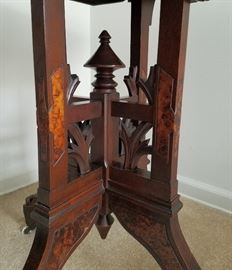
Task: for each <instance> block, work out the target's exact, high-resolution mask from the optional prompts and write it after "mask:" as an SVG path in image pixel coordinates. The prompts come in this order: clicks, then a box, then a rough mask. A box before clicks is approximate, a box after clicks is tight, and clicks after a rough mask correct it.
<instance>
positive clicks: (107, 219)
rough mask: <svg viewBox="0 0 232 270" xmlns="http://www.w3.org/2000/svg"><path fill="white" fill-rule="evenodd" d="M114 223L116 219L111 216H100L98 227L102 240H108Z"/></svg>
mask: <svg viewBox="0 0 232 270" xmlns="http://www.w3.org/2000/svg"><path fill="white" fill-rule="evenodd" d="M113 222H114V218H113V217H112V215H111V214H107V215H99V217H98V221H97V223H96V227H97V229H98V232H99V234H100V236H101V238H102V239H106V237H107V235H108V232H109V230H110V228H111V226H112V224H113Z"/></svg>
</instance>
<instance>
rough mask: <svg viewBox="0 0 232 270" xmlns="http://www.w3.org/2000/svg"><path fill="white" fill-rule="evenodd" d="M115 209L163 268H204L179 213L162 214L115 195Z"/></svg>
mask: <svg viewBox="0 0 232 270" xmlns="http://www.w3.org/2000/svg"><path fill="white" fill-rule="evenodd" d="M110 207H111V210H112V211H113V212H114V214H115V215H116V217H117V218H118V220H119V222H120V223H121V224H122V226H123V227H124V228H125V229H126V230H127V231H128V232H129V233H130V234H131V235H132V236H133V237H134V238H135V239H137V240H138V241H139V242H140V243H141V244H142V245H143V246H144V247H145V248H146V249H147V250H148V251H149V252H150V253H151V255H152V256H153V257H154V258H155V259H156V261H157V262H158V263H159V265H160V267H161V269H163V270H200V269H201V268H200V266H199V265H198V263H197V262H196V260H195V258H194V257H193V255H192V253H191V251H190V249H189V247H188V245H187V243H186V241H185V239H184V237H183V234H182V232H181V229H180V226H179V222H178V216H177V214H170V215H168V214H166V215H164V214H161V212H158V211H157V212H155V211H154V210H152V211H151V210H147V209H145V208H143V207H142V206H138V205H136V204H135V203H132V202H129V201H127V200H122V199H121V198H120V200H119V199H118V198H117V197H114V196H112V198H111V203H110Z"/></svg>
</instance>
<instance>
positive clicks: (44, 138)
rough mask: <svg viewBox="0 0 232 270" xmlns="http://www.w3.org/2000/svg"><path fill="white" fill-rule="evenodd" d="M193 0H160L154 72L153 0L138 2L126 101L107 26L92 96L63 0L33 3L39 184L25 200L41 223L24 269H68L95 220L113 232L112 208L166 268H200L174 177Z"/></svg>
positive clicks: (31, 223) (35, 223)
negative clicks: (70, 49) (73, 68)
mask: <svg viewBox="0 0 232 270" xmlns="http://www.w3.org/2000/svg"><path fill="white" fill-rule="evenodd" d="M120 1H121V0H115V1H107V0H92V1H91V0H81V1H76V2H82V3H86V4H90V5H99V4H113V3H115V2H120ZM190 2H197V0H196V1H193V0H192V1H190V0H161V10H160V26H159V42H158V57H157V63H156V64H155V65H154V66H152V67H151V68H150V71H149V75H147V62H148V38H149V26H150V24H151V19H152V13H153V7H154V4H155V0H131V2H130V5H131V50H130V68H129V75H127V76H125V79H124V81H125V84H126V86H127V88H128V92H129V96H128V97H127V98H122V99H120V96H119V93H118V92H117V90H116V86H117V83H116V82H115V81H114V75H113V72H114V71H115V70H116V69H119V68H122V67H124V64H123V63H122V61H121V60H120V59H119V57H118V56H117V55H116V54H115V53H114V52H113V50H112V49H111V46H110V38H111V37H110V35H109V33H108V32H107V31H106V30H104V31H103V32H102V33H101V34H100V36H99V38H100V46H99V48H98V49H97V51H96V53H95V54H94V55H93V57H91V58H90V59H89V60H88V62H87V63H86V64H85V67H90V68H93V69H94V70H96V80H95V81H94V82H93V87H94V88H93V90H92V92H91V93H90V98H82V97H79V96H78V90H77V91H76V89H78V84H79V79H78V76H77V75H75V74H70V68H69V65H68V64H67V58H66V44H65V17H64V0H32V1H31V7H32V26H33V47H34V68H35V82H36V101H37V124H38V149H39V188H38V192H37V195H36V196H34V195H33V196H30V197H28V198H27V199H26V204H25V205H24V212H25V217H26V222H27V225H28V229H29V230H30V229H33V228H35V227H37V229H36V235H35V239H34V243H33V246H32V248H31V251H30V254H29V256H28V259H27V261H26V264H25V266H24V269H25V270H33V269H40V270H45V269H49V270H56V269H61V268H62V266H63V265H64V263H65V262H66V260H67V259H68V258H69V256H70V255H71V253H72V252H73V251H74V250H75V248H76V247H77V246H78V245H79V244H80V242H81V241H82V240H83V239H84V238H85V236H86V235H87V234H88V232H89V231H90V229H91V227H92V226H93V225H94V224H95V225H96V226H97V228H98V231H99V233H100V235H101V237H102V238H103V239H104V238H106V236H107V233H108V231H109V229H110V228H111V225H112V223H113V221H114V220H113V217H112V216H111V213H114V214H115V216H116V217H117V218H118V220H119V222H120V223H121V225H122V226H123V227H124V228H125V229H126V230H127V231H128V233H130V234H131V235H132V236H133V237H135V239H137V240H138V241H139V242H140V243H141V244H142V245H143V246H144V247H145V248H146V249H147V250H148V251H149V252H150V253H151V254H152V255H153V257H154V258H155V259H156V260H157V262H158V263H159V265H160V267H161V268H162V269H166V270H199V269H200V266H199V265H198V263H197V262H196V260H195V258H194V257H193V255H192V253H191V251H190V249H189V247H188V245H187V243H186V241H185V239H184V237H183V235H182V232H181V229H180V226H179V222H178V211H179V210H180V208H181V206H182V204H181V202H180V200H179V195H178V192H177V183H178V182H177V179H176V176H177V159H178V158H177V157H178V141H179V129H180V116H181V100H182V90H183V79H184V66H185V54H186V41H187V30H188V19H189V8H190V4H191V3H190ZM106 25H107V22H106ZM83 64H84V63H83ZM74 92H76V93H77V95H74ZM149 130H152V134H153V135H152V143H151V144H149V140H148V139H146V134H147V132H148V131H149ZM147 155H151V170H150V171H148V170H147V164H148V162H149V161H148V159H147Z"/></svg>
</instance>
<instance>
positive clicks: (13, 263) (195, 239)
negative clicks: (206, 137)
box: [0, 185, 232, 270]
mask: <svg viewBox="0 0 232 270" xmlns="http://www.w3.org/2000/svg"><path fill="white" fill-rule="evenodd" d="M35 190H36V186H35V185H32V186H29V187H27V188H23V189H21V190H18V191H16V192H13V193H11V194H7V195H4V196H1V197H0V270H20V269H22V268H23V265H24V262H25V260H26V258H27V255H28V252H29V250H30V247H31V244H32V241H33V238H34V233H32V234H30V235H23V234H22V233H21V228H22V226H23V225H24V218H23V213H22V205H23V203H24V198H25V197H26V196H28V195H29V194H32V193H34V192H35ZM182 201H183V202H184V208H183V209H182V211H181V212H180V222H181V227H182V229H183V232H184V235H185V237H186V239H187V241H188V243H189V245H190V247H191V249H192V252H193V254H194V255H195V257H196V259H197V260H198V262H199V264H200V266H201V267H202V270H230V269H232V217H231V215H229V214H225V213H223V212H221V211H218V210H215V209H211V208H209V207H206V206H203V205H201V204H198V203H195V202H193V201H190V200H187V199H182ZM64 269H65V270H76V269H79V270H90V269H91V270H121V269H124V270H156V269H157V270H158V269H160V268H159V266H158V265H157V263H156V262H155V261H154V259H153V258H152V257H151V255H150V254H149V253H148V252H147V251H146V250H145V249H144V248H143V247H141V246H140V245H139V244H138V242H137V241H135V240H134V239H133V238H132V237H131V236H130V235H128V234H127V232H126V231H124V229H123V228H122V227H121V226H120V225H119V223H118V222H117V221H116V222H115V223H114V225H113V226H112V228H111V231H110V233H109V236H108V238H107V239H106V240H105V241H104V242H103V241H102V240H101V239H100V237H99V235H98V233H97V230H96V228H95V227H94V228H93V229H92V231H91V232H90V234H89V235H88V236H87V238H86V239H85V241H84V242H83V243H82V244H81V245H80V246H79V248H78V249H77V250H76V251H75V252H74V253H73V254H72V256H71V257H70V259H69V260H68V262H67V263H66V265H65V267H64Z"/></svg>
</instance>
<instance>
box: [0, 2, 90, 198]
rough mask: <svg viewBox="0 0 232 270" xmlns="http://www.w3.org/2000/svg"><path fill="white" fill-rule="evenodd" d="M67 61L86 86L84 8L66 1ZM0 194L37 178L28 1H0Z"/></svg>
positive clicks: (87, 33)
mask: <svg viewBox="0 0 232 270" xmlns="http://www.w3.org/2000/svg"><path fill="white" fill-rule="evenodd" d="M65 3H66V15H67V21H66V26H67V49H68V61H69V63H70V64H71V67H72V72H73V73H77V74H78V75H79V77H80V80H81V81H82V82H83V83H81V85H80V87H79V93H80V94H83V93H84V92H85V91H86V88H88V91H87V92H89V89H90V72H89V70H87V69H84V68H83V67H82V65H83V64H84V62H85V61H87V60H88V58H89V56H90V7H88V6H86V5H82V4H77V3H74V2H72V1H66V2H65ZM0 37H1V38H0V123H1V127H0V194H2V193H6V192H9V191H11V190H15V189H17V188H19V187H21V186H25V185H27V184H29V183H32V182H35V181H37V180H38V176H37V139H36V117H35V93H34V92H35V91H34V71H33V55H32V34H31V14H30V1H29V0H0Z"/></svg>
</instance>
